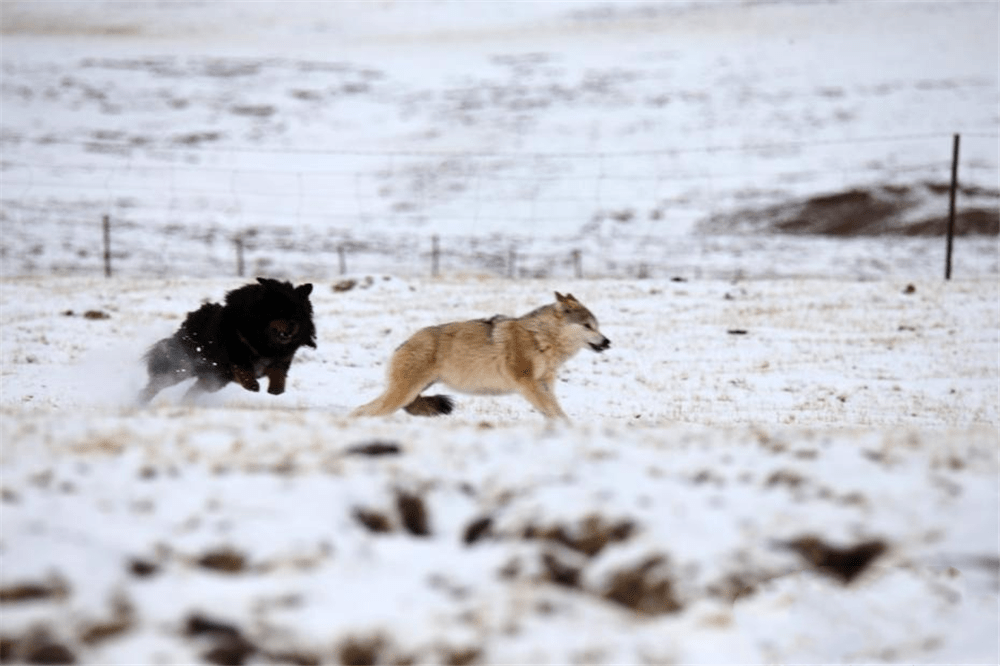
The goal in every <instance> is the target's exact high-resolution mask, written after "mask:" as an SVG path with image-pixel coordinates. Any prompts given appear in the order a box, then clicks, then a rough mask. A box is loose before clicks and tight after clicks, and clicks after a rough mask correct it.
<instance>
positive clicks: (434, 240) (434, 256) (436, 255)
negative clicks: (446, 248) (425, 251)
mask: <svg viewBox="0 0 1000 666" xmlns="http://www.w3.org/2000/svg"><path fill="white" fill-rule="evenodd" d="M440 261H441V248H440V246H439V245H438V237H437V234H435V235H433V236H431V277H438V276H439V275H440V271H439V270H438V269H439V267H440Z"/></svg>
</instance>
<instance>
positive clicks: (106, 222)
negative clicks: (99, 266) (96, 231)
mask: <svg viewBox="0 0 1000 666" xmlns="http://www.w3.org/2000/svg"><path fill="white" fill-rule="evenodd" d="M102 224H103V227H104V277H107V278H109V277H111V216H110V215H105V216H104V219H103V220H102Z"/></svg>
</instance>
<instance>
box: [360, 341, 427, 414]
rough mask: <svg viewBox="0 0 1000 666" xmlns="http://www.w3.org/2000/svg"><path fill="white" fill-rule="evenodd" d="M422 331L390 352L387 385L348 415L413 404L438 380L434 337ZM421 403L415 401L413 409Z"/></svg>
mask: <svg viewBox="0 0 1000 666" xmlns="http://www.w3.org/2000/svg"><path fill="white" fill-rule="evenodd" d="M422 333H424V332H418V333H417V334H416V335H414V336H413V337H412V338H410V339H409V340H407V341H406V342H404V343H403V345H402V346H401V347H400V348H399V349H397V350H396V352H395V353H394V354H393V355H392V358H391V359H390V360H389V371H388V372H387V373H386V382H387V383H388V386H386V388H385V391H384V392H383V393H382V395H380V396H379V397H377V398H375V399H374V400H372V401H371V402H369V403H368V404H365V405H361V406H360V407H358V408H357V409H355V410H354V411H353V412H351V416H388V415H389V414H392V413H393V412H394V411H396V410H397V409H400V408H402V407H404V406H407V405H411V404H413V403H414V401H415V400H417V396H419V395H420V392H421V391H423V390H424V389H426V388H427V387H428V386H430V385H431V384H433V383H434V382H435V381H437V379H438V378H437V375H436V370H435V367H434V340H433V339H428V337H427V336H426V335H422ZM423 406H425V405H424V402H423V401H420V402H418V403H417V404H416V405H414V409H420V408H421V407H423ZM411 413H413V412H411Z"/></svg>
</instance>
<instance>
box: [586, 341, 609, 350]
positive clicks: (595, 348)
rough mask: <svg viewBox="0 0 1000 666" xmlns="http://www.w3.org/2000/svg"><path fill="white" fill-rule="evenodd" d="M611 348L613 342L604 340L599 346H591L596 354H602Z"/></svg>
mask: <svg viewBox="0 0 1000 666" xmlns="http://www.w3.org/2000/svg"><path fill="white" fill-rule="evenodd" d="M610 346H611V340H608V339H607V338H604V340H603V341H602V342H601V344H599V345H595V344H591V345H590V348H591V349H593V350H594V351H595V352H602V351H604V350H605V349H607V348H608V347H610Z"/></svg>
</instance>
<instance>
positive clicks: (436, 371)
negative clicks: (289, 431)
mask: <svg viewBox="0 0 1000 666" xmlns="http://www.w3.org/2000/svg"><path fill="white" fill-rule="evenodd" d="M610 345H611V341H610V340H608V339H607V338H606V337H604V335H602V334H601V332H600V331H599V330H598V327H597V319H596V318H595V317H594V315H593V314H591V312H590V310H588V309H587V308H585V307H584V306H583V305H582V304H581V303H580V302H579V301H577V300H576V299H575V298H574V297H573V295H572V294H569V295H566V296H563V295H562V294H560V293H559V292H556V302H555V303H552V304H549V305H545V306H542V307H540V308H538V309H536V310H533V311H532V312H529V313H528V314H526V315H524V316H521V317H517V318H512V317H505V316H503V315H497V316H495V317H492V318H490V319H476V320H473V321H464V322H453V323H450V324H442V325H440V326H430V327H428V328H424V329H421V330H419V331H417V332H416V333H415V334H414V335H413V336H412V337H411V338H410V339H409V340H407V341H406V342H404V343H403V344H402V345H401V346H400V347H399V348H398V349H397V350H396V351H395V353H394V354H393V355H392V358H391V360H390V361H389V370H388V386H387V387H386V390H385V392H384V393H383V394H382V395H380V396H379V397H377V398H375V399H374V400H372V401H371V402H369V403H368V404H366V405H362V406H361V407H358V408H357V409H355V410H354V412H353V413H352V415H353V416H385V415H387V414H391V413H392V412H394V411H396V410H397V409H399V408H400V407H402V408H404V409H405V410H406V411H407V412H409V413H410V414H415V415H419V416H435V415H439V414H448V413H450V412H451V410H452V401H451V398H449V397H448V396H443V395H437V396H421V395H420V392H421V391H423V390H425V389H427V388H428V387H429V386H430V385H431V384H434V383H435V382H441V383H442V384H445V385H447V386H449V387H451V388H453V389H455V390H456V391H461V392H464V393H473V394H480V395H483V394H485V395H499V394H504V393H515V392H516V393H520V394H521V395H522V396H524V398H525V399H526V400H527V401H528V402H530V403H531V404H532V406H533V407H535V409H537V410H538V411H540V412H541V413H542V414H544V415H545V417H546V418H548V419H555V418H561V419H564V420H566V421H568V420H569V418H568V417H567V416H566V414H565V412H563V410H562V408H561V407H560V406H559V403H558V402H557V401H556V397H555V394H554V393H553V387H554V385H555V379H556V371H557V370H558V369H559V367H560V366H561V365H562V364H563V363H565V362H566V361H567V360H569V358H570V357H572V356H573V355H574V354H576V352H578V351H579V350H581V349H583V348H584V347H590V348H591V349H593V350H594V351H596V352H602V351H604V350H605V349H607V348H608V347H609V346H610Z"/></svg>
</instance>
